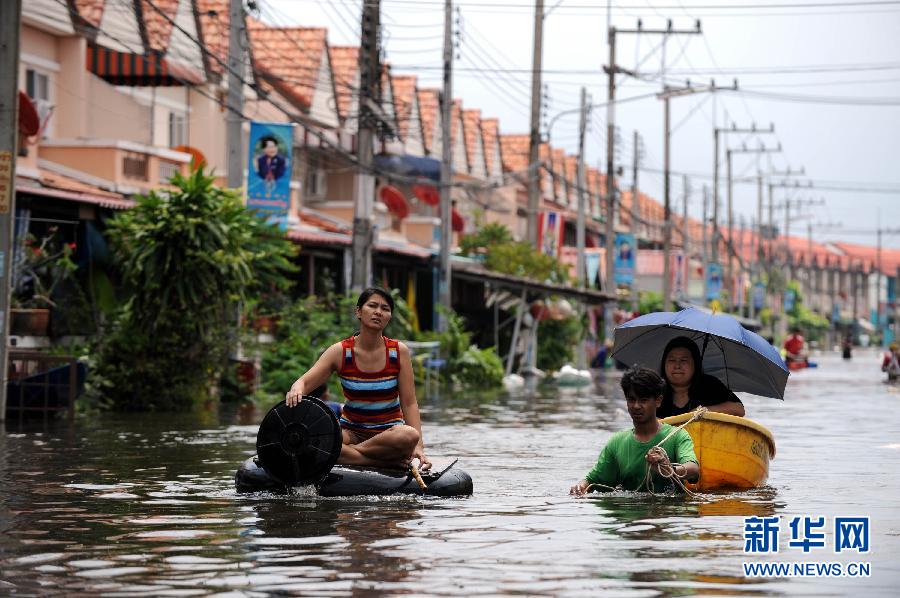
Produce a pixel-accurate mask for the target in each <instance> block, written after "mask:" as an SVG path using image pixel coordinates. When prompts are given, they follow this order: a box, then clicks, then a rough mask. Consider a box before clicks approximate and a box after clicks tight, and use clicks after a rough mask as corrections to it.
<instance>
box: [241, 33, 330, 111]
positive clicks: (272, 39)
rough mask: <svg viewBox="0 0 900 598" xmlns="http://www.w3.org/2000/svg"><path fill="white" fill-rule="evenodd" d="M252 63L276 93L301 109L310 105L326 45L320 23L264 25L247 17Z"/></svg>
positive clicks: (324, 34)
mask: <svg viewBox="0 0 900 598" xmlns="http://www.w3.org/2000/svg"><path fill="white" fill-rule="evenodd" d="M247 25H248V34H249V37H250V51H251V58H252V61H253V64H254V66H255V67H256V69H257V70H258V71H263V74H262V76H263V78H264V79H265V80H266V81H267V82H268V83H269V84H271V85H272V86H273V87H274V88H276V89H277V90H278V91H279V92H280V93H283V94H284V95H285V96H287V97H288V98H290V99H291V100H293V101H294V102H296V103H298V104H299V105H300V106H301V107H303V108H304V109H307V110H308V109H309V108H310V106H311V105H312V98H313V94H314V93H315V91H316V84H317V80H318V75H319V66H320V64H321V62H322V54H323V53H324V52H326V51H327V49H328V41H327V35H328V30H327V29H325V28H324V27H268V26H266V25H264V24H262V23H260V22H259V21H257V20H255V19H251V18H248V19H247Z"/></svg>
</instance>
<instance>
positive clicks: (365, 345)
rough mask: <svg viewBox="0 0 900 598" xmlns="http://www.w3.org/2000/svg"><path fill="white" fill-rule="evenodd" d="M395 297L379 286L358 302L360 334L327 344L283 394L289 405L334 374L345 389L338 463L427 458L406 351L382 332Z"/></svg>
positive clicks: (404, 462) (425, 465)
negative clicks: (341, 439) (342, 441)
mask: <svg viewBox="0 0 900 598" xmlns="http://www.w3.org/2000/svg"><path fill="white" fill-rule="evenodd" d="M393 311H394V300H393V299H392V298H391V296H390V294H389V293H388V292H387V291H385V290H383V289H379V288H369V289H366V290H365V291H363V292H362V294H361V295H360V296H359V300H358V301H357V302H356V317H357V318H358V319H359V334H358V335H355V336H351V337H350V338H347V339H345V340H343V341H341V342H339V343H335V344H333V345H331V346H330V347H329V348H328V349H326V350H325V352H324V353H323V354H322V356H321V357H320V358H319V359H318V361H316V363H315V364H314V365H313V366H312V368H310V370H309V371H308V372H306V373H305V374H303V375H302V376H300V378H299V379H298V380H297V381H296V382H294V384H293V385H292V386H291V389H290V390H289V391H288V392H287V394H286V395H285V402H286V403H287V405H288V407H293V406H295V405H298V404H299V403H300V401H302V400H303V397H304V396H306V395H307V394H309V391H310V390H312V389H315V388H317V387H318V386H320V385H321V384H324V383H325V382H326V381H327V380H328V377H329V376H331V374H332V372H337V374H338V377H339V378H340V380H341V387H342V389H343V392H344V399H345V402H344V406H343V409H342V410H341V428H342V433H343V437H344V444H343V447H342V448H341V455H340V457H339V458H338V463H340V464H342V465H362V466H369V467H407V466H408V465H409V464H410V462H411V461H412V460H413V459H418V460H419V462H420V466H421V469H423V470H427V469H429V468H430V467H431V462H430V461H429V460H428V458H427V457H426V456H425V445H424V443H423V441H422V423H421V419H420V417H419V405H418V403H417V402H416V388H415V382H414V380H413V371H412V361H411V360H410V355H409V349H408V348H407V347H406V345H404V344H403V343H401V342H399V341H396V340H394V339H390V338H387V337H386V336H384V335H383V334H382V333H383V332H384V329H385V328H386V327H387V325H388V323H389V322H390V321H391V314H392V312H393Z"/></svg>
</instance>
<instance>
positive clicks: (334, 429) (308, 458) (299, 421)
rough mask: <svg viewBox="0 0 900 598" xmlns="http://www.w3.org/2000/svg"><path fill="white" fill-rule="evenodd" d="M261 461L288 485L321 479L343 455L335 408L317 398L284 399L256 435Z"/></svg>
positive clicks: (270, 411)
mask: <svg viewBox="0 0 900 598" xmlns="http://www.w3.org/2000/svg"><path fill="white" fill-rule="evenodd" d="M256 452H257V454H258V455H259V462H260V464H261V465H262V466H263V467H264V468H265V469H266V471H268V472H269V473H270V474H271V475H272V476H273V477H275V478H277V479H278V480H279V481H280V482H282V483H283V484H285V485H286V486H295V485H297V484H305V483H306V484H308V483H313V482H317V481H319V480H320V479H321V478H322V477H323V476H324V475H325V474H327V473H328V472H329V471H331V468H332V467H334V464H335V463H336V462H337V459H338V457H339V456H340V454H341V427H340V424H338V420H337V417H336V416H335V415H334V411H332V410H331V408H330V407H329V406H328V405H327V404H325V403H323V402H322V401H320V400H319V399H316V398H313V397H307V398H304V399H303V400H302V401H300V404H299V405H297V406H296V407H288V406H287V405H286V404H285V403H284V401H282V402H281V403H278V404H277V405H275V406H274V407H272V409H271V410H269V412H268V413H267V414H266V417H264V418H263V421H262V423H261V424H260V425H259V433H258V434H257V435H256Z"/></svg>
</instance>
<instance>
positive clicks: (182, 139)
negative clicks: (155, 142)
mask: <svg viewBox="0 0 900 598" xmlns="http://www.w3.org/2000/svg"><path fill="white" fill-rule="evenodd" d="M179 145H187V123H186V122H185V118H184V115H183V114H177V113H175V112H169V147H178V146H179Z"/></svg>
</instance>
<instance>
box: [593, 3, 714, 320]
mask: <svg viewBox="0 0 900 598" xmlns="http://www.w3.org/2000/svg"><path fill="white" fill-rule="evenodd" d="M637 25H638V26H637V29H616V28H615V27H610V28H609V36H608V40H609V65H608V66H606V67H604V70H605V71H606V73H607V75H608V83H607V89H608V97H607V100H608V104H607V106H606V290H607V292H610V293H613V294H615V292H616V286H615V278H614V276H613V263H614V260H613V251H612V248H613V241H614V240H613V235H614V234H615V232H614V226H613V225H614V223H615V209H616V186H615V164H614V159H615V128H616V127H615V116H616V114H615V101H616V75H617V74H618V73H625V74H628V75H635V73H633V72H631V71H628V70H626V69H623V68H620V67H619V66H617V65H616V35H617V34H620V33H629V34H639V35H647V34H650V35H663V36H667V37H668V36H670V35H699V34H700V33H702V30H701V29H700V21H699V20H698V21H696V23H695V24H694V29H682V30H679V29H673V28H672V21H671V19H670V20H668V21H667V22H666V28H665V29H644V27H643V25H642V24H641V21H640V20H638V23H637ZM663 48H664V49H665V44H663ZM663 62H665V60H664V61H663ZM663 66H665V64H664V65H663ZM668 91H669V88H668V87H666V88H664V89H663V93H662V94H658V95H657V97H658V98H659V99H665V100H666V107H665V110H666V132H665V140H666V148H665V152H666V163H667V166H666V180H665V183H664V187H665V190H666V206H665V219H666V221H665V223H664V224H663V230H664V233H663V234H664V238H665V239H666V240H665V243H664V246H665V247H666V249H665V250H664V253H665V257H664V260H665V263H664V264H663V269H664V272H663V309H664V310H666V311H668V310H669V308H670V303H671V302H670V297H669V295H670V292H669V286H670V282H669V262H668V248H667V246H668V244H669V242H670V237H671V228H670V222H669V217H670V213H671V207H670V205H669V202H668V188H669V181H668V155H669V153H668V152H669V145H668V144H669V125H668V122H669V121H668V114H669V106H668V96H667V95H666V94H667V92H668ZM691 93H693V92H691ZM607 320H608V319H607ZM607 328H610V325H609V321H607Z"/></svg>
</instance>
